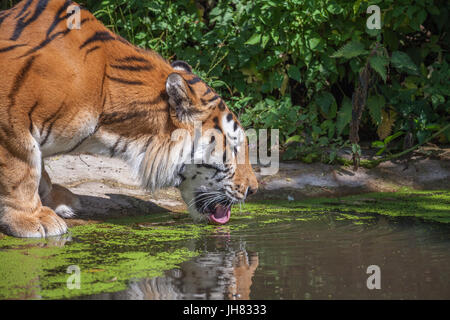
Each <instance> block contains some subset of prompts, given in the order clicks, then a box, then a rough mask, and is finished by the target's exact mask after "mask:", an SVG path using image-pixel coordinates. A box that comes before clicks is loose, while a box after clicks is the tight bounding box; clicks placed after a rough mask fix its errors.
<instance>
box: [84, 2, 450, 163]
mask: <svg viewBox="0 0 450 320" xmlns="http://www.w3.org/2000/svg"><path fill="white" fill-rule="evenodd" d="M84 2H85V3H84V5H85V6H87V7H88V8H89V9H90V10H91V11H92V12H94V14H95V15H96V16H97V17H98V18H99V19H100V20H102V21H103V22H104V23H105V24H106V25H107V26H108V27H110V28H111V29H113V30H114V31H115V32H117V33H119V34H121V35H122V36H124V37H125V38H127V39H129V40H130V41H131V42H133V43H134V44H136V45H138V46H141V47H144V48H151V49H154V50H155V51H157V52H159V53H160V54H162V55H163V56H164V57H165V58H167V59H170V60H173V59H181V60H186V61H187V62H189V63H190V64H191V65H192V66H193V67H194V69H195V70H196V73H198V74H199V75H200V76H201V77H202V78H203V79H204V80H205V81H206V82H208V83H209V84H210V85H211V86H212V87H214V88H215V89H216V90H217V91H219V92H220V93H221V94H222V96H223V97H224V98H225V99H226V100H227V101H228V104H229V106H230V107H231V108H232V109H233V110H234V111H235V112H236V113H237V114H239V115H240V119H241V122H242V124H243V125H244V126H246V127H254V128H279V129H280V139H281V143H282V145H283V151H284V153H283V157H284V158H285V159H292V158H300V159H304V160H305V161H311V160H315V159H322V160H327V161H333V160H334V159H335V156H336V150H337V149H338V148H341V147H342V146H344V145H348V144H349V142H348V140H349V135H350V125H351V123H352V121H355V119H352V112H353V114H355V108H357V104H358V103H357V102H355V91H357V90H360V89H361V86H362V87H364V83H363V82H364V81H365V80H367V81H368V83H367V86H366V87H367V88H366V91H367V92H363V93H364V94H365V96H364V97H366V98H367V104H366V107H365V108H364V109H362V113H361V119H360V132H359V135H360V136H361V139H362V140H365V141H370V142H373V147H374V148H377V150H379V154H382V153H386V152H391V151H395V150H398V149H402V148H407V147H409V146H411V145H413V144H415V143H421V142H423V141H425V140H426V139H427V138H429V137H430V136H431V135H432V134H433V133H435V132H437V131H439V130H441V129H442V128H444V127H445V126H446V125H448V122H449V121H448V120H449V92H450V84H449V62H450V61H449V58H450V56H449V48H448V46H449V43H450V42H449V37H450V32H449V27H448V24H447V23H446V21H447V17H448V15H449V2H448V1H447V0H396V1H394V0H385V1H379V0H373V1H370V5H373V4H377V5H379V6H380V8H381V16H382V28H381V30H369V29H367V28H366V21H367V19H368V17H369V16H370V14H367V13H366V10H367V7H368V6H369V3H368V2H366V1H361V0H358V1H334V0H331V1H329V0H286V1H275V0H258V1H254V0H231V1H230V0H217V1H213V0H197V1H194V0H174V1H170V2H168V1H165V0H139V1H138V0H104V1H101V2H100V1H94V0H86V1H84ZM364 70H366V71H367V74H365V77H366V78H367V79H364V77H362V71H364ZM361 90H362V89H361ZM363 91H364V90H363ZM365 100H366V99H363V102H364V101H365ZM362 105H363V107H364V103H362ZM353 118H354V116H353ZM350 138H351V139H350V140H352V143H353V144H357V143H358V140H359V139H358V137H356V138H355V137H350ZM355 139H356V140H355ZM449 139H450V130H447V131H445V132H444V133H443V134H441V135H439V136H438V137H437V138H436V139H435V142H440V143H447V142H448V141H449ZM402 142H403V143H402ZM353 147H355V146H353ZM357 147H358V146H357ZM358 148H359V147H358ZM358 148H357V149H358ZM396 148H397V149H396Z"/></svg>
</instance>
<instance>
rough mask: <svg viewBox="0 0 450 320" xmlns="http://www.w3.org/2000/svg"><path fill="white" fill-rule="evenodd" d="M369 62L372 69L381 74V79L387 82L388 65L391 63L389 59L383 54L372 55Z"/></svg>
mask: <svg viewBox="0 0 450 320" xmlns="http://www.w3.org/2000/svg"><path fill="white" fill-rule="evenodd" d="M369 63H370V66H371V67H372V69H373V70H375V71H376V72H377V73H378V74H379V75H380V77H381V79H383V81H384V82H386V79H387V73H386V66H387V65H388V64H389V61H388V59H387V58H385V57H382V56H373V57H370V59H369Z"/></svg>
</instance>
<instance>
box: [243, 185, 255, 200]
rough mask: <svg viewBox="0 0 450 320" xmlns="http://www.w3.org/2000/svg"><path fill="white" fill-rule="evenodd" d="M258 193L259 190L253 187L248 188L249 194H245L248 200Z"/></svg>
mask: <svg viewBox="0 0 450 320" xmlns="http://www.w3.org/2000/svg"><path fill="white" fill-rule="evenodd" d="M256 191H257V189H254V188H252V187H247V192H246V193H245V197H246V198H247V197H249V196H251V195H252V194H255V193H256Z"/></svg>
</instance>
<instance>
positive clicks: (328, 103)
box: [315, 92, 337, 119]
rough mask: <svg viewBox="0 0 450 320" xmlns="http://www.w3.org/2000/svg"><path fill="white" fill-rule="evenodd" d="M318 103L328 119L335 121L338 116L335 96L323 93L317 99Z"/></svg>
mask: <svg viewBox="0 0 450 320" xmlns="http://www.w3.org/2000/svg"><path fill="white" fill-rule="evenodd" d="M315 101H316V103H317V105H318V106H319V107H320V109H321V110H322V112H323V115H324V117H325V118H327V119H333V118H334V117H335V116H336V111H337V104H336V100H335V99H334V96H333V95H332V94H331V93H329V92H322V93H320V94H319V95H318V96H317V97H316V100H315Z"/></svg>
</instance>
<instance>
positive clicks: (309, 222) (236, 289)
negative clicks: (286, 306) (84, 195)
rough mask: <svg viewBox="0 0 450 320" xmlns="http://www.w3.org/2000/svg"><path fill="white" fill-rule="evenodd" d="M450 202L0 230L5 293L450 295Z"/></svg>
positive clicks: (387, 202) (307, 205)
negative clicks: (13, 232)
mask: <svg viewBox="0 0 450 320" xmlns="http://www.w3.org/2000/svg"><path fill="white" fill-rule="evenodd" d="M449 208H450V192H449V191H424V192H411V191H407V192H406V191H405V192H399V193H396V194H370V195H362V196H353V197H346V198H339V199H313V200H304V201H286V202H273V201H272V202H262V203H256V204H248V205H246V206H245V207H244V208H242V209H241V210H239V208H234V210H233V215H232V220H231V222H230V223H229V224H228V225H226V226H211V225H209V226H202V225H195V224H193V223H192V222H191V220H190V219H189V217H188V216H187V215H183V216H182V218H181V219H174V216H173V215H170V214H167V213H166V214H150V215H146V216H139V217H131V218H123V219H111V220H110V221H105V222H103V223H100V224H90V225H85V226H79V227H74V228H71V230H70V234H69V235H66V236H64V237H61V238H51V239H44V240H39V239H35V240H32V239H31V240H26V239H15V238H11V237H4V236H3V237H2V238H0V299H68V298H69V299H450V286H449V283H450V250H449V249H450V224H449V223H448V222H449V221H450V212H449ZM370 265H377V266H379V268H380V271H381V289H379V290H377V289H375V290H369V289H368V287H367V279H368V277H369V276H370V275H369V274H367V268H368V266H370ZM71 266H72V267H73V266H75V267H76V268H78V269H79V270H80V288H79V289H70V288H69V287H68V285H67V283H68V280H69V279H70V277H71V276H72V275H73V274H69V273H67V271H68V268H70V267H71Z"/></svg>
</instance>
